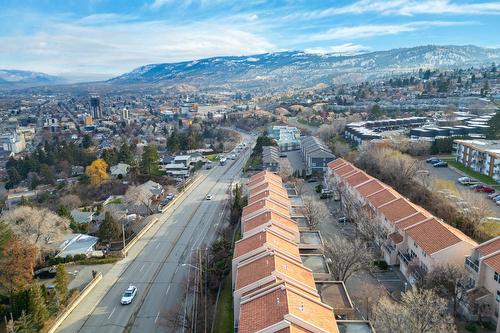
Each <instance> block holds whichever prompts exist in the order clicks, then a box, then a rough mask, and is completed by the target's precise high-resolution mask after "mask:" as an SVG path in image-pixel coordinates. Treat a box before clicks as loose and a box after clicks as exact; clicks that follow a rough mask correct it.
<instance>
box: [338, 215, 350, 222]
mask: <svg viewBox="0 0 500 333" xmlns="http://www.w3.org/2000/svg"><path fill="white" fill-rule="evenodd" d="M338 221H339V223H347V222H349V219H348V218H347V217H345V216H342V217H339V219H338Z"/></svg>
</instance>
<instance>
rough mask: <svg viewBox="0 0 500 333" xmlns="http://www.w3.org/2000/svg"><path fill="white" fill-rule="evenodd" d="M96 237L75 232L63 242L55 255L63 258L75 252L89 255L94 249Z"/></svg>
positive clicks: (75, 253)
mask: <svg viewBox="0 0 500 333" xmlns="http://www.w3.org/2000/svg"><path fill="white" fill-rule="evenodd" d="M97 241H98V238H97V237H94V236H89V235H83V234H76V235H73V236H72V237H71V238H70V239H68V240H66V241H64V242H63V244H62V245H61V247H60V252H59V253H58V254H57V255H56V257H61V258H65V257H67V256H74V255H77V254H84V255H86V256H89V255H91V254H92V252H93V251H94V250H95V245H96V244H97Z"/></svg>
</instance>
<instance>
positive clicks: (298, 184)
mask: <svg viewBox="0 0 500 333" xmlns="http://www.w3.org/2000/svg"><path fill="white" fill-rule="evenodd" d="M291 183H292V184H293V186H294V187H295V190H296V191H297V195H299V196H300V195H302V194H303V193H304V185H305V184H306V182H305V181H304V179H302V178H293V179H292V180H291Z"/></svg>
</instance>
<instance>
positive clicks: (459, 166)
mask: <svg viewBox="0 0 500 333" xmlns="http://www.w3.org/2000/svg"><path fill="white" fill-rule="evenodd" d="M443 161H446V162H448V164H449V165H451V166H452V167H454V168H455V169H458V170H460V171H462V172H463V173H465V174H467V175H468V176H470V177H472V178H475V179H477V180H479V181H480V182H482V183H485V184H488V185H496V186H500V184H498V183H497V182H496V181H495V180H493V178H491V177H488V176H486V175H483V174H482V173H479V172H476V171H474V170H472V169H471V168H468V167H466V166H465V165H463V164H461V163H459V162H457V161H455V160H454V159H452V158H450V159H448V158H443Z"/></svg>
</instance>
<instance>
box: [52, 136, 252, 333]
mask: <svg viewBox="0 0 500 333" xmlns="http://www.w3.org/2000/svg"><path fill="white" fill-rule="evenodd" d="M243 138H244V141H246V142H249V141H250V137H249V136H246V135H245V136H244V137H243ZM249 155H250V149H247V150H246V151H245V153H242V154H240V155H239V157H238V159H237V160H236V161H234V163H233V164H230V163H228V164H226V165H225V166H216V167H214V168H213V169H212V170H210V171H209V172H207V173H206V175H207V177H206V178H204V179H202V180H200V181H199V183H197V184H196V185H194V186H193V187H191V188H190V189H189V191H188V192H186V193H185V194H184V195H183V196H182V198H179V200H178V201H177V202H175V204H174V205H173V206H172V207H170V208H169V209H167V210H166V211H165V212H164V213H163V214H161V216H160V221H159V222H158V223H157V224H156V225H154V226H153V227H152V228H151V229H150V230H149V231H148V232H147V233H146V234H145V235H144V236H143V237H142V238H141V240H140V241H139V242H137V244H136V245H135V246H134V247H133V249H132V250H131V251H130V252H129V255H128V257H127V258H125V259H124V260H122V261H120V262H119V263H117V264H116V265H115V266H114V267H113V268H112V269H111V270H110V271H109V272H108V273H107V274H106V275H105V276H104V277H103V280H102V281H101V282H100V283H99V285H98V286H97V287H96V288H95V289H94V290H92V292H91V294H90V295H89V296H87V297H86V298H85V299H84V300H83V301H82V303H81V304H80V305H79V306H78V307H77V308H76V309H75V310H74V311H73V312H72V313H71V315H70V316H69V317H68V318H67V319H66V320H65V321H64V322H63V324H62V325H61V326H60V327H59V329H58V332H89V333H90V332H92V333H94V332H106V333H114V332H124V331H125V332H172V331H173V330H172V328H171V326H170V325H171V323H170V321H169V320H167V316H169V314H172V313H179V314H180V313H184V312H185V311H190V310H189V309H188V306H187V305H186V304H185V302H184V301H183V300H184V295H185V293H186V281H187V277H188V274H193V272H192V271H193V270H194V268H192V267H191V266H189V265H185V264H186V263H189V262H190V258H191V253H192V251H193V250H195V249H197V248H205V246H206V244H208V242H209V241H210V240H212V239H214V238H215V235H216V234H217V228H218V226H219V223H220V221H221V216H222V211H223V205H224V202H225V200H226V199H227V198H228V191H227V190H228V187H229V185H230V184H231V182H232V180H233V179H234V178H236V179H237V178H238V177H239V175H240V174H241V170H242V168H243V165H244V163H245V161H246V159H247V158H248V156H249ZM231 162H232V161H231ZM207 194H211V195H212V196H213V199H212V200H211V201H208V200H205V197H206V195H207ZM183 264H184V265H183ZM129 285H135V286H136V287H137V288H138V294H137V296H136V297H135V299H134V301H133V302H132V304H130V305H126V306H123V305H121V304H120V298H121V295H122V293H123V291H124V290H125V289H126V288H127V287H128V286H129Z"/></svg>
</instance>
